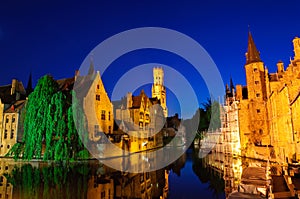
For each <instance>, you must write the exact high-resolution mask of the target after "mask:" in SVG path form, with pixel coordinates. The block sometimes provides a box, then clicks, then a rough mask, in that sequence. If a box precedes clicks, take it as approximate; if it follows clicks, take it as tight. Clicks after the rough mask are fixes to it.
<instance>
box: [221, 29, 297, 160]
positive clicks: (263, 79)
mask: <svg viewBox="0 0 300 199" xmlns="http://www.w3.org/2000/svg"><path fill="white" fill-rule="evenodd" d="M293 47H294V54H295V55H294V59H291V60H290V63H289V65H288V67H287V68H286V69H285V67H284V64H283V62H281V61H279V62H278V63H277V71H276V72H275V73H269V71H268V68H267V67H266V66H265V65H264V62H263V61H262V60H261V58H260V54H259V51H258V50H257V48H256V45H255V43H254V40H253V38H252V35H251V33H250V32H249V35H248V50H247V53H246V64H245V71H246V82H247V85H246V86H242V85H237V86H236V93H234V97H235V98H234V100H233V101H234V103H236V104H237V107H238V108H237V114H238V127H239V132H240V142H241V150H242V155H244V156H248V157H254V158H260V159H267V158H271V159H275V160H276V161H279V162H282V163H287V162H292V161H298V162H299V161H300V152H299V150H300V145H299V142H300V139H299V138H300V136H299V127H300V125H299V124H300V121H299V120H300V118H299V117H298V116H299V111H300V110H299V104H300V101H299V95H300V94H299V93H300V39H299V38H297V37H296V38H295V39H294V40H293ZM226 125H227V124H226Z"/></svg>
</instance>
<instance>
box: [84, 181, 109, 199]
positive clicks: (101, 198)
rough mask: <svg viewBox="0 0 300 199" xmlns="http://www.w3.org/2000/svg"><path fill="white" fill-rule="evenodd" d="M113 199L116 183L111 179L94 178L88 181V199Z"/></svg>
mask: <svg viewBox="0 0 300 199" xmlns="http://www.w3.org/2000/svg"><path fill="white" fill-rule="evenodd" d="M92 198H93V199H113V198H114V181H113V179H111V178H98V176H92V177H91V178H90V179H89V181H88V190H87V199H92Z"/></svg>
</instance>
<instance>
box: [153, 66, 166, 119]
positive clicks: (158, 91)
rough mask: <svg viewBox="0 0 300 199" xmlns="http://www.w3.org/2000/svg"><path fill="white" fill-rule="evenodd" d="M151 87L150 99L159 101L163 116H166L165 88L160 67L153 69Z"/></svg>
mask: <svg viewBox="0 0 300 199" xmlns="http://www.w3.org/2000/svg"><path fill="white" fill-rule="evenodd" d="M153 80H154V81H153V82H154V83H153V85H152V98H154V97H157V98H158V99H159V100H160V105H161V107H162V108H163V111H164V116H165V117H167V116H168V109H167V100H166V88H165V86H164V71H163V69H162V68H161V67H154V68H153Z"/></svg>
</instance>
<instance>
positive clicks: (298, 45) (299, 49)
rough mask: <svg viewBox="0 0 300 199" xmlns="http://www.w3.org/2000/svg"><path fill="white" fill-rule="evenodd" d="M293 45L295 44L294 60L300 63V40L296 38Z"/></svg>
mask: <svg viewBox="0 0 300 199" xmlns="http://www.w3.org/2000/svg"><path fill="white" fill-rule="evenodd" d="M293 44H294V54H295V56H294V60H298V61H300V38H298V37H295V39H293Z"/></svg>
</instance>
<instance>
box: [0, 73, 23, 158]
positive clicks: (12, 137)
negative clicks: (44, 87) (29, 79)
mask: <svg viewBox="0 0 300 199" xmlns="http://www.w3.org/2000/svg"><path fill="white" fill-rule="evenodd" d="M26 96H27V95H26V90H25V88H24V86H23V84H22V82H20V81H18V80H16V79H13V80H12V83H11V84H9V85H5V86H0V143H1V144H0V156H5V155H6V154H7V152H8V151H9V150H10V149H11V148H12V147H13V145H14V144H15V143H17V142H18V141H21V140H22V134H23V120H22V117H23V116H24V114H23V113H24V111H23V110H24V105H25V103H26Z"/></svg>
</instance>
